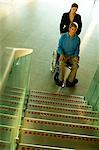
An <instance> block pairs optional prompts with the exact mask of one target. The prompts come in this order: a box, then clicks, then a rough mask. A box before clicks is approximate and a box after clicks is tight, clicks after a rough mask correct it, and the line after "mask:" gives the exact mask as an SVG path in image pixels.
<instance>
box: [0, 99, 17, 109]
mask: <svg viewBox="0 0 99 150" xmlns="http://www.w3.org/2000/svg"><path fill="white" fill-rule="evenodd" d="M0 105H3V106H10V107H15V108H19V106H20V102H17V101H12V100H10V101H9V100H0Z"/></svg>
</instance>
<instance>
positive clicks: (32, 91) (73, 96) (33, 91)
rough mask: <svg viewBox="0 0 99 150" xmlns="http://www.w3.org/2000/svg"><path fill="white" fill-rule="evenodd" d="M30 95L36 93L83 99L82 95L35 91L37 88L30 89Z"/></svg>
mask: <svg viewBox="0 0 99 150" xmlns="http://www.w3.org/2000/svg"><path fill="white" fill-rule="evenodd" d="M32 95H38V96H48V97H56V98H65V99H69V98H70V99H81V100H83V99H84V96H78V95H65V94H61V93H59V94H58V93H50V92H47V91H37V90H30V96H32Z"/></svg>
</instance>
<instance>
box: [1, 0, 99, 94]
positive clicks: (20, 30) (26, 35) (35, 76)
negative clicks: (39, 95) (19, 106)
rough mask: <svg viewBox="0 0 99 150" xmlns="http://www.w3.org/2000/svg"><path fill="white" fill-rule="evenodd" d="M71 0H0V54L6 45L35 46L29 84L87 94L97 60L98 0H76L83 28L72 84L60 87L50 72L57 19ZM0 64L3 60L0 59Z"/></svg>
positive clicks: (50, 89)
mask: <svg viewBox="0 0 99 150" xmlns="http://www.w3.org/2000/svg"><path fill="white" fill-rule="evenodd" d="M73 2H74V1H73V0H69V1H66V0H0V54H1V52H2V51H3V49H4V48H5V47H18V48H19V47H24V48H32V49H34V52H33V57H32V66H31V82H30V88H31V89H35V90H42V91H49V92H60V93H64V94H73V95H74V94H76V95H83V96H84V95H86V92H87V90H88V87H89V85H90V82H91V80H92V78H93V76H94V73H95V70H96V68H97V64H98V63H99V62H98V61H99V51H98V48H99V42H98V41H99V19H98V18H99V17H98V9H99V1H98V0H83V1H80V0H75V2H77V3H78V5H79V10H78V12H79V13H80V14H81V16H82V22H83V28H82V32H81V34H80V37H81V48H80V49H81V57H80V67H79V70H78V74H77V77H78V79H79V83H78V85H77V86H76V87H75V88H67V87H65V88H63V89H60V88H59V87H58V86H56V85H55V83H54V81H53V76H52V75H51V72H50V60H51V54H52V51H53V49H56V48H57V43H58V39H59V36H60V34H59V23H60V19H61V16H62V14H63V13H64V12H65V11H68V10H69V8H70V6H71V4H72V3H73ZM1 64H2V62H1Z"/></svg>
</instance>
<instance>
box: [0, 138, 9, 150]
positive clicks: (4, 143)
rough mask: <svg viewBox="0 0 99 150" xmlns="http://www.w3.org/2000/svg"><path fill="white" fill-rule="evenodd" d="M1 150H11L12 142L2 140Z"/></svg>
mask: <svg viewBox="0 0 99 150" xmlns="http://www.w3.org/2000/svg"><path fill="white" fill-rule="evenodd" d="M0 150H10V142H7V141H3V140H0Z"/></svg>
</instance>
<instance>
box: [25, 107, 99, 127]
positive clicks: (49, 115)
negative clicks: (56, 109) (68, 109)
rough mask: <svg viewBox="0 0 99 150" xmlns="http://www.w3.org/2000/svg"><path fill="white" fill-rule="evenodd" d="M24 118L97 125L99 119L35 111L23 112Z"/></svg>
mask: <svg viewBox="0 0 99 150" xmlns="http://www.w3.org/2000/svg"><path fill="white" fill-rule="evenodd" d="M25 117H30V118H39V119H47V120H55V121H64V122H72V123H83V124H93V125H99V118H95V117H87V116H81V115H70V114H62V113H53V112H47V111H36V110H28V109H27V110H26V112H25Z"/></svg>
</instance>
